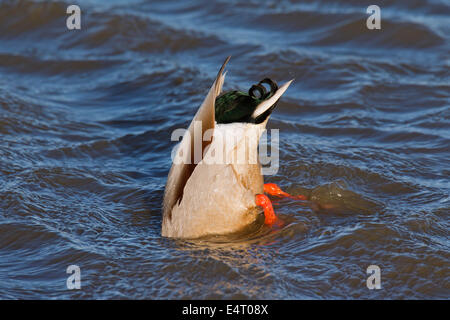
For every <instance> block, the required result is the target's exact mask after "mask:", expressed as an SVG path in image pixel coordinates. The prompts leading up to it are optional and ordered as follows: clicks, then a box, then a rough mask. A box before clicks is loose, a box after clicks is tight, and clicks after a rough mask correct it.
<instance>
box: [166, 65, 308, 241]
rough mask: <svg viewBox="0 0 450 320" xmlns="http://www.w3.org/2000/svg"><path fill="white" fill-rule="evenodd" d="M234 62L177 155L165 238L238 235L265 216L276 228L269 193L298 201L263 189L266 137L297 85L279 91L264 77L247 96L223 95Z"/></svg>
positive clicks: (171, 174)
mask: <svg viewBox="0 0 450 320" xmlns="http://www.w3.org/2000/svg"><path fill="white" fill-rule="evenodd" d="M229 60H230V57H227V58H226V59H225V62H224V63H223V65H222V67H221V68H220V70H219V72H218V74H217V76H216V78H215V81H214V82H213V84H212V86H211V88H210V89H209V91H208V94H207V95H206V98H205V99H204V100H203V103H202V104H201V105H200V107H199V109H198V111H197V113H196V114H195V116H194V118H193V119H192V121H191V123H190V125H189V127H188V129H187V130H186V132H185V134H184V135H183V138H182V140H181V142H180V143H179V145H178V149H177V151H176V152H175V157H178V158H177V159H178V161H172V166H171V168H170V171H169V174H168V177H167V182H166V186H165V190H164V198H163V210H162V211H163V216H162V227H161V234H162V236H164V237H170V238H191V239H194V238H201V237H204V236H208V235H224V234H229V233H234V232H237V231H239V230H242V229H243V228H245V227H246V226H249V225H250V224H252V223H254V222H255V221H257V219H258V217H260V215H261V214H262V213H264V224H266V225H268V226H272V225H273V224H274V223H275V222H276V221H277V219H278V218H277V216H276V215H275V212H274V210H273V206H272V203H271V200H270V199H269V197H268V196H267V195H266V194H265V193H267V194H269V195H274V196H278V197H282V196H287V197H293V196H291V195H289V194H288V193H286V192H284V191H282V190H281V188H280V187H278V186H277V185H276V184H273V183H268V184H264V178H263V175H262V172H261V169H262V167H261V164H260V162H259V159H258V144H259V139H260V137H261V134H262V133H263V132H264V130H265V129H266V124H267V122H268V120H269V118H270V115H271V113H272V111H273V110H274V108H275V107H276V105H277V103H278V101H279V99H280V97H281V96H282V95H283V93H284V92H285V91H286V90H287V88H288V87H289V85H290V84H291V83H292V81H293V80H290V81H288V82H286V83H285V84H283V85H282V86H280V87H278V85H277V84H276V82H275V81H273V80H271V79H269V78H264V79H263V80H261V81H260V82H259V83H257V84H254V85H252V86H251V87H250V89H249V90H248V92H242V91H239V90H232V91H228V92H224V93H222V87H223V83H224V80H225V76H226V72H224V69H225V66H226V65H227V63H228V62H229ZM269 89H270V90H269ZM199 128H200V129H199ZM199 130H200V132H199ZM196 131H197V132H196ZM208 133H209V136H210V139H202V140H201V143H198V142H197V143H196V140H195V137H196V135H198V134H201V136H204V135H207V134H208ZM218 155H220V156H218ZM195 158H197V159H195ZM198 158H200V159H198ZM180 159H181V160H182V161H180ZM195 160H197V161H195ZM218 160H219V161H218ZM300 200H302V199H300Z"/></svg>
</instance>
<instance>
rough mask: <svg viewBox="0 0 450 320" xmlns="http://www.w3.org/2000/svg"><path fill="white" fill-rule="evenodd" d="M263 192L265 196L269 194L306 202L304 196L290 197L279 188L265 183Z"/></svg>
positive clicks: (273, 184)
mask: <svg viewBox="0 0 450 320" xmlns="http://www.w3.org/2000/svg"><path fill="white" fill-rule="evenodd" d="M264 192H265V193H267V194H270V195H271V196H276V197H287V198H291V199H295V200H308V199H307V198H306V196H304V195H301V194H300V195H298V196H292V195H290V194H289V193H287V192H284V191H283V190H281V188H280V187H279V186H277V185H276V184H275V183H265V184H264Z"/></svg>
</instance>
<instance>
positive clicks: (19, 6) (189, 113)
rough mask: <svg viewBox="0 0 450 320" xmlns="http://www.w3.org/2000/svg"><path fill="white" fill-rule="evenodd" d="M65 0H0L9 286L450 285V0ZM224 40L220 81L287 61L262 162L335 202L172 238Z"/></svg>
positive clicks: (274, 290)
mask: <svg viewBox="0 0 450 320" xmlns="http://www.w3.org/2000/svg"><path fill="white" fill-rule="evenodd" d="M70 4H72V3H69V2H62V1H31V0H26V1H0V298H3V299H30V298H33V299H72V298H80V299H111V298H115V299H234V298H238V299H258V298H259V299H305V298H307V299H372V298H376V299H418V298H425V299H438V298H441V299H442V298H444V299H446V298H448V296H449V292H450V286H449V263H448V261H449V253H448V252H449V240H448V239H449V234H448V230H449V212H450V210H449V209H450V196H449V191H450V184H449V174H450V171H449V167H450V166H449V165H450V161H449V159H450V147H449V146H450V129H449V128H450V108H449V105H450V104H449V88H450V83H449V70H450V69H449V56H450V55H449V53H450V44H449V34H450V28H449V26H450V23H449V17H450V3H449V2H448V1H445V0H434V1H432V0H428V1H419V0H417V1H415V0H414V1H380V2H379V3H378V6H379V7H380V8H381V30H369V29H367V27H366V19H367V18H368V17H369V14H367V13H366V9H367V7H368V6H369V5H371V4H373V3H371V2H370V1H353V0H352V1H241V0H236V1H215V2H212V1H205V0H195V1H176V2H168V1H137V0H136V1H119V0H114V1H96V0H83V1H78V2H77V4H78V5H79V6H80V8H81V30H68V29H67V28H66V19H67V17H68V15H67V14H66V9H67V7H68V6H69V5H70ZM229 55H231V56H232V58H231V60H230V62H229V64H228V66H227V69H228V73H227V77H226V80H225V85H224V89H225V90H230V89H236V88H240V89H242V90H247V89H248V88H249V87H250V86H251V85H252V84H254V83H257V82H258V81H259V80H261V79H263V78H265V77H271V78H272V79H275V80H276V81H278V82H279V83H283V82H285V81H288V80H290V79H293V78H294V79H295V80H294V82H293V84H292V85H291V87H290V88H289V89H288V90H287V92H286V93H285V94H284V95H283V97H282V98H281V100H280V102H279V104H278V106H277V108H276V110H274V112H273V115H272V116H271V119H270V121H269V124H268V129H269V130H270V129H279V135H280V146H279V158H280V168H279V170H278V172H277V174H275V175H271V176H266V177H265V181H266V182H274V183H277V184H279V185H280V186H282V187H283V188H284V189H285V190H287V191H288V192H290V193H292V194H300V193H308V194H310V195H311V197H313V198H314V199H316V201H317V202H318V203H321V204H329V203H332V204H333V205H334V206H335V207H337V208H338V210H335V211H327V210H317V208H313V207H307V206H301V205H299V204H298V203H296V202H295V201H293V200H286V199H282V200H279V201H277V202H276V203H275V211H276V212H277V214H278V215H279V216H280V218H281V219H282V220H283V221H285V224H284V226H282V227H280V228H269V227H265V226H264V227H262V228H261V229H260V230H258V232H256V233H254V234H247V235H240V236H239V237H227V236H218V237H212V238H208V239H199V240H180V239H169V238H164V237H162V236H161V220H162V217H161V208H162V200H163V192H164V187H165V183H166V178H167V174H168V171H169V169H170V166H171V157H170V156H171V151H172V148H173V147H174V146H175V145H176V142H175V141H171V134H172V132H173V131H174V130H175V129H178V128H186V127H187V126H188V125H189V122H190V120H191V119H192V117H193V116H194V114H195V112H196V110H197V109H198V107H199V105H200V104H201V102H202V100H203V99H204V97H205V95H206V93H207V91H208V89H209V87H210V86H211V84H212V82H213V81H214V78H215V76H216V74H217V72H218V69H219V68H220V66H221V64H222V62H223V61H224V59H225V58H226V57H227V56H229ZM337 194H340V195H341V196H339V197H337V196H336V195H337ZM69 265H78V266H79V267H80V269H81V289H80V290H69V289H68V288H67V286H66V280H67V278H68V276H69V274H67V273H66V269H67V267H68V266H69ZM369 265H378V266H379V267H380V269H381V286H382V289H380V290H369V289H368V288H367V286H366V280H367V278H368V276H369V275H368V274H367V273H366V269H367V267H368V266H369Z"/></svg>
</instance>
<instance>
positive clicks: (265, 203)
mask: <svg viewBox="0 0 450 320" xmlns="http://www.w3.org/2000/svg"><path fill="white" fill-rule="evenodd" d="M255 203H256V205H257V206H259V207H261V208H263V209H264V217H265V220H264V223H265V224H266V225H268V226H271V225H273V224H274V223H275V221H276V220H277V216H276V215H275V211H274V210H273V207H272V202H271V201H270V199H269V197H268V196H266V195H265V194H257V195H256V196H255Z"/></svg>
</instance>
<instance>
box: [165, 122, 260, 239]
mask: <svg viewBox="0 0 450 320" xmlns="http://www.w3.org/2000/svg"><path fill="white" fill-rule="evenodd" d="M265 124H266V122H263V123H261V124H259V125H255V124H247V123H232V124H221V125H217V126H216V127H215V129H214V136H213V142H212V143H211V144H210V145H209V146H208V149H207V151H206V154H205V157H204V159H203V160H202V161H200V163H199V164H198V165H197V166H196V167H195V169H194V171H193V172H192V174H191V176H190V177H189V180H188V181H187V183H186V185H185V187H184V189H183V196H182V199H181V202H179V203H176V204H175V205H174V206H173V208H172V215H171V218H170V219H169V218H168V215H166V216H164V220H163V227H162V235H163V236H166V237H183V238H197V237H201V236H205V235H209V234H226V233H231V232H235V231H238V230H240V229H242V228H244V227H245V226H247V225H249V224H251V223H252V222H254V221H255V220H256V218H257V217H258V214H259V213H260V212H261V209H260V208H259V207H257V206H256V204H255V194H258V193H263V184H264V181H263V176H262V175H261V165H260V164H259V162H258V160H257V159H258V154H257V153H258V143H257V141H259V137H260V136H261V134H262V132H263V131H264V128H265ZM223 137H226V139H225V140H223V139H222V138H223ZM245 137H248V138H249V139H245ZM255 137H257V138H256V143H254V141H255ZM234 138H236V139H234ZM246 141H249V142H250V143H246ZM223 142H225V143H223ZM222 149H223V150H224V152H223V156H224V157H223V158H222V157H220V158H222V159H220V158H218V157H216V156H215V155H214V153H216V154H217V152H218V150H222ZM239 158H241V159H242V160H244V161H235V160H236V159H239ZM227 159H228V160H230V159H231V160H233V161H231V162H230V161H227ZM252 159H255V161H254V162H253V161H247V160H252ZM214 160H225V161H216V162H221V163H214Z"/></svg>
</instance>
